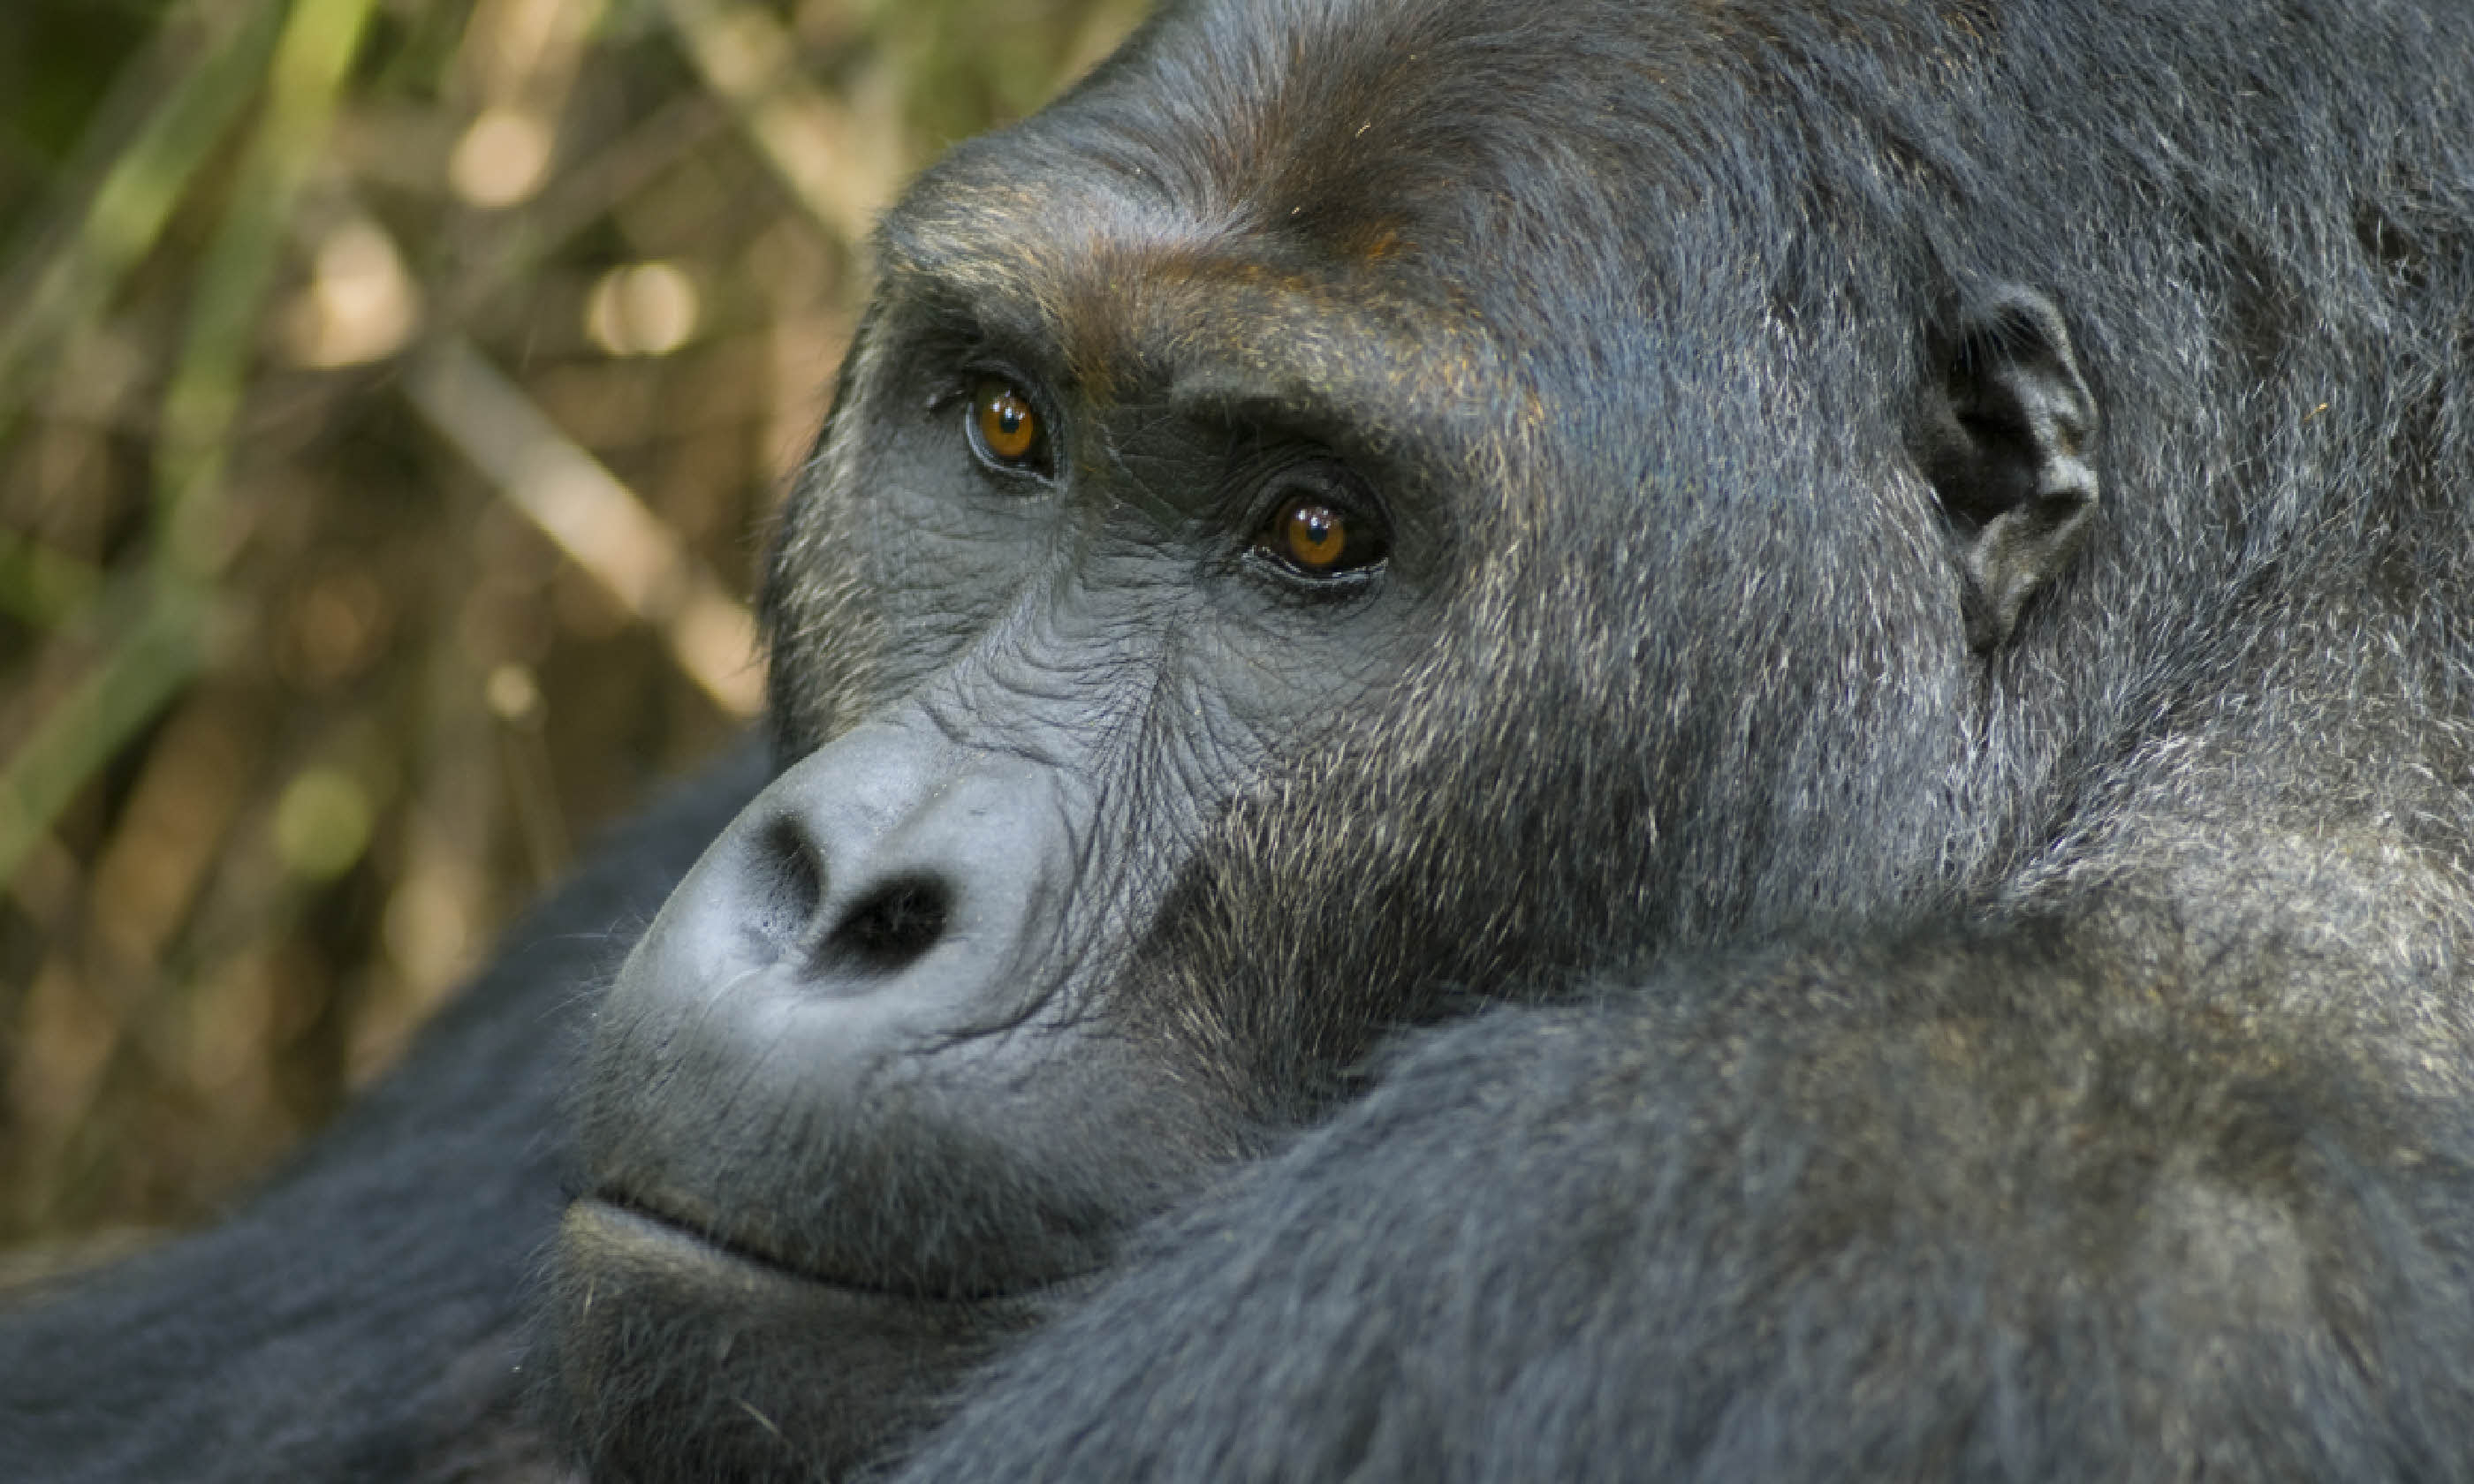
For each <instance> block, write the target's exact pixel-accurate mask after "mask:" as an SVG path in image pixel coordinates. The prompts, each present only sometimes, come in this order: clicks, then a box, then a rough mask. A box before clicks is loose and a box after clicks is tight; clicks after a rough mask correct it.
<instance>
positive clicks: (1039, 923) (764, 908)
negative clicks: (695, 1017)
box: [699, 728, 1067, 1029]
mask: <svg viewBox="0 0 2474 1484" xmlns="http://www.w3.org/2000/svg"><path fill="white" fill-rule="evenodd" d="M1043 773H1044V770H1042V769H1040V768H1038V767H1036V766H1035V765H1031V764H1028V763H1023V762H1020V761H1018V760H1015V759H1011V758H995V757H988V756H971V757H963V758H957V757H955V756H953V755H952V754H949V753H946V752H944V751H942V750H941V749H933V748H930V747H928V746H925V745H923V744H921V743H920V742H919V741H918V739H916V738H914V737H912V736H910V735H909V734H908V733H906V732H904V731H902V730H898V729H891V728H887V729H880V730H870V731H865V732H861V733H858V734H854V735H853V736H850V737H846V738H844V739H842V740H841V741H839V742H837V743H836V744H835V745H833V746H832V747H830V748H827V749H826V750H824V751H823V752H822V753H819V754H816V755H815V756H813V757H812V758H810V759H808V760H807V761H806V762H803V763H801V764H800V765H799V766H797V767H796V768H793V769H792V770H790V772H788V774H786V775H784V776H783V778H780V779H779V780H777V781H776V782H775V783H774V785H773V787H772V788H771V789H770V790H768V791H767V794H766V797H765V799H764V800H760V801H759V803H758V806H757V808H755V809H751V811H750V813H751V815H754V816H756V818H757V819H758V820H759V821H760V823H758V824H756V825H755V826H754V827H753V828H747V827H746V826H741V828H742V829H744V830H745V833H744V834H743V835H742V839H745V840H746V841H747V844H746V846H745V847H744V848H743V849H742V853H741V854H740V857H739V858H738V859H736V860H730V859H725V860H721V861H716V862H709V863H708V864H709V865H711V866H712V867H713V868H714V869H715V870H716V873H717V874H719V875H720V876H721V877H722V880H721V881H720V882H719V883H718V884H719V885H720V887H721V890H720V891H719V892H718V893H717V894H716V899H714V900H713V901H712V905H711V907H710V908H709V909H708V910H712V911H716V912H718V913H719V914H720V917H721V921H720V922H717V923H716V924H714V925H715V926H716V927H718V928H719V929H721V936H725V937H735V938H737V939H738V940H739V943H738V945H737V948H738V952H737V953H736V954H735V955H734V956H735V957H739V958H740V959H742V961H744V962H746V963H749V964H753V965H762V966H765V967H768V968H772V969H777V970H783V971H788V973H790V974H792V975H794V976H795V977H796V978H797V979H798V980H799V981H800V982H801V983H802V984H803V985H804V987H805V988H806V989H807V990H808V991H809V992H810V993H821V994H825V995H830V996H851V995H865V994H876V993H886V992H889V991H893V990H896V989H900V988H905V987H906V986H907V987H908V988H910V989H914V990H915V989H923V988H925V987H926V986H925V983H924V980H923V976H924V978H926V979H934V980H935V981H939V982H940V983H941V984H942V986H943V988H944V990H945V991H946V992H949V993H950V992H951V991H953V990H956V989H959V988H960V987H961V986H962V984H964V983H970V984H975V985H976V987H977V988H978V989H980V990H981V991H982V994H985V993H996V992H998V991H999V990H1000V988H1001V987H1002V986H1004V985H1007V984H1018V983H1020V982H1022V981H1023V978H1024V974H1023V973H1022V972H1021V970H1023V969H1027V968H1028V967H1030V966H1027V965H1025V964H1023V963H1022V962H1020V960H1022V959H1023V958H1024V957H1025V956H1026V955H1027V954H1029V953H1030V952H1031V948H1032V947H1033V945H1035V944H1037V943H1039V942H1041V941H1043V940H1045V939H1046V938H1048V937H1049V936H1050V935H1048V934H1046V933H1043V931H1042V928H1043V927H1044V926H1046V925H1049V924H1051V922H1052V920H1053V919H1054V918H1055V917H1056V916H1057V915H1058V914H1060V913H1061V911H1062V905H1063V904H1062V902H1061V901H1060V900H1058V899H1056V898H1057V897H1058V896H1059V894H1058V893H1057V892H1055V890H1053V888H1052V883H1053V882H1055V880H1056V878H1057V874H1058V871H1057V867H1058V863H1059V862H1060V861H1061V860H1062V858H1063V856H1064V855H1065V853H1066V852H1065V850H1064V848H1063V847H1064V841H1065V836H1066V833H1067V831H1065V830H1064V829H1063V828H1062V826H1060V825H1059V823H1058V820H1059V817H1060V816H1059V812H1058V810H1057V808H1056V807H1055V804H1056V800H1055V782H1054V780H1053V778H1047V777H1043V776H1042V775H1043ZM760 811H761V812H760ZM734 833H740V831H736V830H735V831H734ZM726 844H727V841H725V845H726ZM702 869H704V868H699V870H702ZM734 916H736V919H737V922H736V925H735V927H734V925H733V922H732V919H733V917H734ZM699 936H701V935H699ZM932 993H933V992H932ZM956 1008H959V1007H956ZM951 1028H953V1029H960V1028H961V1027H951Z"/></svg>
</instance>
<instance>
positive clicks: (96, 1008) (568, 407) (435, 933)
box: [0, 0, 1139, 1278]
mask: <svg viewBox="0 0 2474 1484" xmlns="http://www.w3.org/2000/svg"><path fill="white" fill-rule="evenodd" d="M1138 9H1139V6H1138V4H1137V3H1136V0H762V3H758V0H9V3H8V4H7V5H5V6H0V1079H5V1081H0V1278H5V1277H6V1276H8V1275H9V1274H11V1273H12V1272H13V1273H16V1274H20V1275H22V1274H23V1273H26V1272H29V1271H34V1270H36V1269H39V1268H41V1267H44V1266H47V1265H51V1264H54V1263H57V1262H59V1261H61V1260H84V1259H85V1258H89V1257H95V1256H98V1255H101V1254H104V1253H107V1252H109V1251H111V1250H114V1249H116V1248H119V1247H122V1246H125V1245H127V1244H128V1243H130V1242H132V1241H139V1240H143V1239H144V1238H145V1236H146V1235H147V1234H148V1233H154V1232H158V1231H160V1230H163V1229H165V1228H168V1227H172V1226H176V1225H179V1224H182V1223H187V1222H191V1221H195V1220H199V1219H202V1218H204V1217H206V1216H208V1215H211V1214H212V1212H213V1211H214V1210H215V1209H216V1208H217V1206H218V1204H219V1203H221V1202H224V1201H228V1200H230V1198H231V1197H232V1196H233V1194H234V1193H235V1192H236V1191H238V1190H239V1189H241V1188H243V1187H245V1185H246V1183H247V1182H248V1180H249V1179H250V1178H251V1177H252V1176H254V1175H255V1174H257V1173H259V1172H261V1171H263V1170H264V1169H265V1168H266V1167H267V1165H268V1164H269V1162H270V1161H272V1160H273V1159H274V1158H275V1157H276V1156H277V1155H278V1154H279V1152H280V1151H281V1150H282V1149H283V1148H284V1147H285V1146H286V1145H288V1144H289V1143H291V1142H292V1141H294V1140H296V1139H297V1138H299V1137H301V1136H302V1135H303V1133H304V1132H306V1131H307V1130H310V1129H312V1128H314V1127H316V1126H317V1125H318V1124H319V1123H320V1122H321V1121H323V1120H324V1119H326V1118H327V1117H328V1116H329V1115H330V1114H331V1113H333V1112H334V1111H335V1110H336V1108H337V1107H338V1106H339V1104H340V1103H341V1102H342V1101H343V1100H344V1099H346V1098H348V1097H349V1096H351V1095H352V1091H353V1090H354V1089H357V1088H359V1087H361V1086H362V1085H364V1084H365V1083H367V1082H368V1081H369V1080H370V1079H371V1078H372V1077H373V1076H375V1075H376V1074H377V1073H378V1072H379V1071H381V1070H383V1069H384V1068H385V1067H386V1066H387V1065H389V1064H390V1062H391V1061H392V1060H393V1059H394V1058H395V1057H396V1056H397V1055H398V1053H399V1052H400V1050H401V1048H402V1047H403V1045H404V1042H405V1040H406V1038H407V1036H408V1035H409V1034H410V1033H411V1031H412V1030H413V1029H414V1028H415V1027H416V1026H418V1025H419V1023H420V1022H421V1020H422V1019H423V1017H425V1016H426V1015H428V1014H429V1013H430V1012H431V1011H432V1010H433V1009H434V1008H435V1007H436V1006H437V1005H438V1003H439V1002H440V1000H441V998H442V996H444V995H446V994H447V993H449V992H450V991H451V990H452V989H453V987H454V986H455V984H456V983H457V982H458V980H459V979H460V977H461V976H462V975H463V974H465V973H466V972H467V971H468V970H469V969H471V968H472V967H473V965H474V964H475V963H476V962H478V961H479V959H480V958H481V957H482V955H483V954H485V953H486V951H487V949H488V945H489V944H490V942H491V939H492V937H493V934H494V933H495V931H496V930H497V928H498V927H499V926H500V925H501V924H502V923H503V922H505V921H506V919H507V918H508V917H509V916H510V915H512V913H513V912H515V911H516V910H518V909H519V908H520V907H521V905H522V903H523V902H524V900H525V899H526V898H529V897H530V896H532V895H533V894H534V893H535V892H537V891H538V890H539V889H540V888H541V887H542V886H543V885H544V884H546V882H548V881H549V880H550V879H552V878H553V877H555V876H556V875H557V874H559V872H560V871H561V869H562V868H563V867H564V866H565V865H566V864H567V863H568V861H569V859H570V853H571V852H572V851H573V850H575V849H576V848H577V845H578V842H580V841H589V838H590V836H591V834H592V832H593V830H594V826H597V825H598V824H600V823H602V822H603V821H605V820H607V819H609V818H610V817H611V816H612V815H613V814H614V813H616V812H618V811H620V810H623V809H625V808H626V807H627V806H628V805H629V804H630V803H631V802H633V801H635V800H636V799H637V798H638V797H639V796H640V795H641V794H643V792H644V791H645V789H646V787H647V786H648V783H649V782H650V781H651V780H652V779H654V778H657V777H659V776H662V775H666V774H669V773H674V772H676V771H679V770H680V769H682V768H683V767H685V766H687V765H688V764H689V763H691V761H692V760H693V759H695V758H697V757H698V756H700V755H702V754H706V753H708V752H710V751H712V750H713V749H714V748H716V746H717V745H718V744H719V743H720V742H721V741H723V740H724V739H726V738H727V737H728V736H730V735H731V734H732V733H733V732H734V731H735V730H738V729H739V728H740V727H741V726H742V725H744V723H745V720H746V719H747V718H748V717H749V716H750V715H752V714H753V712H754V709H755V707H756V706H757V699H758V693H759V690H760V686H761V675H760V672H759V671H758V669H757V662H756V660H755V658H753V656H752V655H751V653H750V650H749V637H750V627H749V621H748V608H747V593H748V585H749V577H750V575H751V571H752V568H753V566H754V563H755V560H756V556H757V552H758V549H759V546H760V544H761V542H762V539H763V534H764V524H765V520H766V516H767V513H768V511H769V509H770V507H771V505H772V503H773V501H774V499H775V498H776V497H777V495H778V493H779V492H780V491H781V490H782V488H783V485H784V481H785V478H786V475H787V473H788V470H789V469H790V468H791V467H793V466H794V464H795V463H796V461H797V460H798V459H799V457H800V456H801V455H802V453H803V452H804V450H805V445H806V442H807V440H808V438H809V437H810V435H811V433H812V431H813V426H814V423H815V421H816V419H817V418H818V416H819V414H820V412H821V410H822V405H823V398H824V394H825V390H826V387H827V383H828V380H829V378H830V376H831V373H832V371H833V368H834V366H835V363H836V361H837V359H838V357H839V355H840V352H841V347H842V346H843V343H844V341H845V339H846V337H847V335H848V333H849V330H850V326H851V323H852V321H853V316H854V313H855V311H856V309H857V306H858V303H859V300H860V297H861V294H862V293H863V292H864V287H865V278H864V275H865V263H864V261H863V237H864V233H865V230H866V227H867V224H868V222H869V219H870V217H871V215H872V213H873V212H874V211H876V210H877V209H878V207H880V206H881V205H882V204H883V203H885V201H886V200H887V199H888V198H889V197H890V196H891V194H892V193H893V192H894V191H895V190H896V189H897V188H898V187H899V185H900V183H901V182H902V180H904V179H905V178H906V177H907V176H908V175H909V174H910V172H911V171H912V170H914V169H915V168H916V167H918V166H919V165H921V164H923V163H925V162H926V161H927V160H928V159H929V158H931V157H933V156H934V153H935V151H936V150H937V149H938V148H939V147H941V146H942V145H943V144H944V143H946V142H949V141H950V140H952V139H953V138H955V137H958V136H960V135H962V134H966V133H969V132H976V131H978V130H980V129H982V128H984V127H986V126H987V125H988V124H989V123H991V122H995V121H1001V120H1003V119H1005V118H1007V117H1008V116H1013V115H1017V114H1019V113H1021V112H1023V111H1025V110H1027V109H1029V108H1032V107H1034V106H1036V105H1037V103H1038V102H1039V101H1040V100H1041V99H1043V98H1044V97H1046V96H1047V95H1048V94H1049V93H1051V92H1052V91H1053V90H1054V89H1055V87H1056V86H1057V85H1058V84H1060V83H1061V82H1063V81H1065V80H1067V79H1069V78H1070V77H1072V76H1073V75H1074V74H1076V73H1077V72H1079V70H1081V69H1082V68H1084V67H1086V66H1087V65H1088V64H1089V63H1090V62H1092V61H1093V60H1097V58H1098V57H1100V56H1101V55H1103V54H1104V52H1105V51H1106V49H1107V48H1108V46H1109V45H1110V44H1112V43H1113V41H1114V40H1115V39H1116V38H1117V37H1118V36H1121V35H1122V34H1123V32H1124V30H1125V29H1126V28H1127V27H1128V25H1130V23H1131V22H1132V20H1133V19H1134V18H1135V13H1136V12H1137V10H1138Z"/></svg>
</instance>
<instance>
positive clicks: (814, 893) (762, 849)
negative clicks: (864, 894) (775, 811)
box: [753, 815, 825, 945]
mask: <svg viewBox="0 0 2474 1484" xmlns="http://www.w3.org/2000/svg"><path fill="white" fill-rule="evenodd" d="M758 866H759V873H760V874H759V877H758V880H759V886H758V903H759V904H758V908H757V912H756V915H755V917H754V919H753V922H754V923H755V926H756V930H757V933H758V935H759V936H761V937H763V938H764V940H765V941H766V942H768V943H770V944H775V945H788V944H793V943H796V942H798V941H799V940H800V939H801V938H803V937H805V936H806V935H807V934H808V933H810V932H813V930H814V929H813V927H812V926H811V925H810V924H812V923H813V922H815V920H816V914H817V912H818V911H819V910H821V909H822V908H823V906H824V900H825V871H824V864H823V862H822V861H820V860H819V859H818V858H817V853H816V846H815V842H814V841H813V839H812V838H811V837H810V835H809V834H808V832H807V831H806V830H804V829H802V828H800V827H799V826H798V823H797V821H795V820H794V819H792V818H791V817H789V816H788V815H784V816H783V817H781V818H779V819H776V820H774V821H773V822H772V823H771V824H770V825H768V826H765V828H764V834H763V835H762V836H761V837H760V843H759V845H758Z"/></svg>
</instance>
